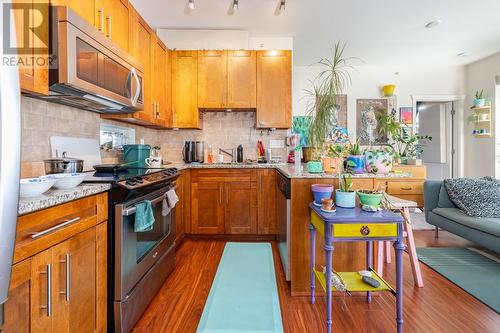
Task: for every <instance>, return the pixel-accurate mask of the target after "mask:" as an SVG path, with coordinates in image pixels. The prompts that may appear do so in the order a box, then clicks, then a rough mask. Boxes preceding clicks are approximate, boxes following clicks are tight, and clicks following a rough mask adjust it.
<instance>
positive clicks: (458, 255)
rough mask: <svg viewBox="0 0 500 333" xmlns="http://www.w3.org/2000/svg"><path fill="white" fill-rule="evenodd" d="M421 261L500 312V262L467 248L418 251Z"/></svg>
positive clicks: (420, 249) (430, 248)
mask: <svg viewBox="0 0 500 333" xmlns="http://www.w3.org/2000/svg"><path fill="white" fill-rule="evenodd" d="M417 254H418V259H420V261H422V262H423V263H424V264H426V265H427V266H429V267H431V268H432V269H433V270H435V271H436V272H438V273H440V274H441V275H443V276H444V277H445V278H447V279H448V280H450V281H451V282H453V283H455V284H456V285H457V286H459V287H460V288H462V289H463V290H465V291H466V292H468V293H469V294H471V295H472V296H474V297H476V298H477V299H478V300H480V301H481V302H483V303H484V304H486V305H488V306H489V307H490V308H492V309H493V310H495V311H496V312H498V313H500V283H499V282H500V263H498V262H496V261H494V260H492V259H490V258H487V257H485V256H483V255H481V254H479V253H477V252H475V251H471V250H469V249H466V248H438V247H428V248H417Z"/></svg>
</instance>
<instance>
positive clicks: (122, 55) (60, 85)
mask: <svg viewBox="0 0 500 333" xmlns="http://www.w3.org/2000/svg"><path fill="white" fill-rule="evenodd" d="M50 34H51V43H50V53H51V57H52V59H53V60H52V61H51V66H50V70H49V91H50V94H49V95H48V96H38V97H39V98H43V99H48V100H51V101H53V102H58V103H62V104H68V105H71V106H76V107H78V108H82V109H86V110H90V111H95V112H101V113H130V112H134V111H137V110H142V109H144V98H143V91H144V82H143V81H144V80H143V73H142V65H140V64H138V63H137V62H136V61H135V60H134V59H133V58H132V57H131V56H130V55H129V54H128V53H127V52H125V51H124V50H122V49H120V47H118V45H116V44H115V43H114V42H112V41H111V39H110V38H107V37H106V36H105V35H104V34H103V33H102V32H100V31H98V30H97V29H96V28H95V27H93V26H92V25H90V24H89V23H87V22H86V21H85V20H84V19H83V18H81V17H80V16H78V15H77V14H76V13H74V12H73V11H71V10H70V9H69V8H68V7H64V6H54V7H52V11H51V28H50Z"/></svg>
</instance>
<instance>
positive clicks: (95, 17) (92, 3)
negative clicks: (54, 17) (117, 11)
mask: <svg viewBox="0 0 500 333" xmlns="http://www.w3.org/2000/svg"><path fill="white" fill-rule="evenodd" d="M50 3H51V5H54V6H67V7H69V8H70V9H71V10H73V11H74V12H75V13H76V14H78V15H79V16H81V17H82V18H83V19H84V20H85V21H87V22H88V23H90V24H92V25H95V26H96V27H97V28H101V29H102V27H103V25H101V23H103V22H104V13H103V12H102V11H101V12H100V13H99V12H98V11H99V10H102V9H103V8H101V4H102V0H87V1H82V0H50Z"/></svg>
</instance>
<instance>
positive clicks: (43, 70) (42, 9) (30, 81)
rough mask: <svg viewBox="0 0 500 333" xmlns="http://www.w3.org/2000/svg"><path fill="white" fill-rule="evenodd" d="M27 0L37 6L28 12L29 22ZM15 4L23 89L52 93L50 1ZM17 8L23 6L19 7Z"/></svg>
mask: <svg viewBox="0 0 500 333" xmlns="http://www.w3.org/2000/svg"><path fill="white" fill-rule="evenodd" d="M27 4H28V5H32V6H33V11H32V12H31V13H30V15H28V20H29V22H25V20H24V19H25V17H24V16H23V15H24V12H25V9H26V5H27ZM12 5H13V9H14V11H13V18H14V21H15V26H16V41H17V48H18V49H19V50H20V51H18V54H19V56H18V57H19V63H20V65H19V81H20V82H19V83H20V87H21V90H23V91H24V92H31V93H36V94H41V95H48V93H49V67H48V56H49V54H48V52H49V49H48V47H49V45H48V43H49V4H48V2H46V1H42V0H31V1H30V0H28V1H25V0H14V1H12ZM16 6H18V7H16ZM35 6H36V7H35ZM16 8H19V9H21V10H16ZM26 31H29V32H28V34H25V32H26ZM25 37H27V38H25ZM2 47H3V46H2ZM36 48H46V49H47V51H46V52H43V53H39V52H35V49H36ZM41 58H44V59H41ZM33 59H35V61H33ZM41 60H44V61H41Z"/></svg>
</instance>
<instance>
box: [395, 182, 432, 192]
mask: <svg viewBox="0 0 500 333" xmlns="http://www.w3.org/2000/svg"><path fill="white" fill-rule="evenodd" d="M387 193H389V194H423V193H424V183H423V182H387Z"/></svg>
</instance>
